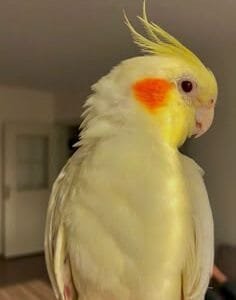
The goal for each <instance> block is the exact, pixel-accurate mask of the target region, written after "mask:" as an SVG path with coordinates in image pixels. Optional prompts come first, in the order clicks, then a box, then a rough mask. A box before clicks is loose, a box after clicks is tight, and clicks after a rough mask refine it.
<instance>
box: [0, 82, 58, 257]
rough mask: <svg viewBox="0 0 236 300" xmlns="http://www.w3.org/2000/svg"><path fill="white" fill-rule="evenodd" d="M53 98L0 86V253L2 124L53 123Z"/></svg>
mask: <svg viewBox="0 0 236 300" xmlns="http://www.w3.org/2000/svg"><path fill="white" fill-rule="evenodd" d="M53 119H54V97H53V95H52V94H50V93H46V92H40V91H36V90H30V89H23V88H13V87H3V86H0V144H1V147H0V252H1V249H2V234H1V233H2V219H1V217H2V183H3V182H2V178H3V174H2V169H3V160H2V159H3V153H2V150H3V149H2V148H3V140H2V133H3V124H4V123H5V122H16V121H24V122H53Z"/></svg>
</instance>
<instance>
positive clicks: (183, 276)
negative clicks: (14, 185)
mask: <svg viewBox="0 0 236 300" xmlns="http://www.w3.org/2000/svg"><path fill="white" fill-rule="evenodd" d="M140 20H141V22H142V24H143V25H144V28H145V29H146V32H147V37H144V36H142V35H141V34H139V33H138V32H136V31H135V29H134V28H133V27H132V25H131V24H130V23H129V21H128V19H127V18H126V23H127V25H128V27H129V29H130V30H131V32H132V35H133V37H134V40H135V42H136V43H137V44H138V45H139V46H140V47H141V48H142V49H143V50H145V51H146V52H149V54H148V55H146V56H141V57H135V58H131V59H128V60H126V61H124V62H122V63H121V64H120V65H118V66H117V67H115V68H114V69H113V70H112V71H111V72H110V73H109V74H108V75H107V76H105V77H103V78H102V79H100V80H99V81H98V82H97V83H96V84H95V85H94V86H93V92H94V93H93V95H91V96H90V97H89V98H88V100H87V102H86V104H85V108H86V110H85V113H84V115H83V117H84V121H83V123H82V133H81V141H80V148H79V150H78V151H77V152H76V153H75V154H74V155H73V157H72V158H71V159H70V160H69V162H68V163H67V164H66V166H65V167H64V169H63V170H62V172H61V173H60V175H59V177H58V178H57V180H56V182H55V184H54V187H53V191H52V195H51V199H50V203H49V208H48V216H47V224H46V238H45V250H46V260H47V267H48V272H49V275H50V279H51V282H52V285H53V288H54V291H55V293H56V295H57V297H58V299H61V300H71V299H80V300H203V299H204V294H205V292H206V289H207V286H208V282H209V278H210V275H211V271H212V264H213V222H212V214H211V209H210V206H209V202H208V196H207V192H206V189H205V185H204V182H203V179H202V175H203V171H202V170H201V168H200V167H199V166H198V165H197V164H196V163H195V162H194V161H193V160H192V159H190V158H188V157H186V156H184V155H182V154H181V153H180V152H179V151H178V147H179V146H180V145H182V144H183V143H184V141H185V140H186V138H188V137H190V136H192V135H195V136H200V135H201V134H203V133H204V132H205V131H206V130H207V129H208V128H209V127H210V125H211V123H212V119H213V114H214V106H215V102H216V97H217V84H216V80H215V78H214V75H213V74H212V72H211V71H210V70H209V69H207V68H206V67H205V66H204V65H203V64H202V62H201V61H200V60H199V59H198V58H197V57H196V56H195V55H194V54H193V53H192V52H191V51H190V50H188V49H187V48H186V47H184V46H183V45H182V44H181V43H180V42H179V41H177V40H176V39H175V38H174V37H172V36H171V35H169V34H168V33H167V32H165V31H164V30H162V29H161V28H160V27H159V26H157V25H155V24H154V23H151V22H149V21H148V20H147V16H146V13H145V7H144V14H143V17H142V18H140Z"/></svg>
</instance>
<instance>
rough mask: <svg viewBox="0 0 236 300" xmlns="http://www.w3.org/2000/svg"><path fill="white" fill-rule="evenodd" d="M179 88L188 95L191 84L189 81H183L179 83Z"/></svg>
mask: <svg viewBox="0 0 236 300" xmlns="http://www.w3.org/2000/svg"><path fill="white" fill-rule="evenodd" d="M181 88H182V90H183V91H184V92H185V93H190V92H191V91H192V89H193V83H192V82H191V81H189V80H184V81H182V82H181Z"/></svg>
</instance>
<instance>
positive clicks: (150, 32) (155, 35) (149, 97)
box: [125, 4, 217, 147]
mask: <svg viewBox="0 0 236 300" xmlns="http://www.w3.org/2000/svg"><path fill="white" fill-rule="evenodd" d="M125 18H126V23H127V25H128V27H129V29H130V31H131V33H132V35H133V38H134V41H135V42H136V43H137V44H138V45H139V46H140V47H141V48H142V50H143V51H145V52H148V53H149V54H151V55H149V56H144V57H143V58H141V57H140V58H136V59H133V61H132V60H130V61H129V62H126V64H127V65H128V68H130V69H132V66H131V65H132V64H133V63H134V60H136V61H135V64H136V68H135V69H134V68H133V74H132V79H133V83H132V84H131V85H132V86H131V89H132V95H133V98H134V99H135V100H137V102H138V103H139V104H140V105H141V106H142V107H143V108H144V109H146V112H147V113H149V114H150V116H151V117H152V118H153V120H155V123H156V124H157V126H158V128H159V129H160V133H161V135H162V137H163V139H164V140H165V141H166V142H168V143H169V144H170V145H172V146H177V147H178V146H180V145H181V144H182V143H183V142H184V141H185V139H186V138H187V137H189V136H192V135H196V137H198V136H200V135H202V134H203V133H204V132H206V131H207V130H208V128H209V127H210V125H211V123H212V120H213V116H214V106H215V103H216V98H217V83H216V80H215V77H214V75H213V73H212V72H211V71H210V70H209V69H207V68H206V67H205V66H204V65H203V63H202V62H201V61H200V60H199V58H198V57H197V56H196V55H194V54H193V53H192V52H191V51H190V50H189V49H187V48H186V47H185V46H183V45H182V44H181V43H180V42H179V41H177V40H176V39H175V38H174V37H172V36H171V35H170V34H168V33H167V32H165V31H164V30H163V29H161V28H160V27H159V26H157V25H156V24H154V23H152V22H149V21H148V19H147V16H146V12H145V4H144V9H143V17H142V18H141V17H139V19H140V20H141V22H142V24H143V26H144V28H145V30H146V32H147V37H144V36H142V35H141V34H139V33H138V32H137V31H136V30H135V29H134V28H133V26H132V25H131V24H130V22H129V20H128V19H127V17H125Z"/></svg>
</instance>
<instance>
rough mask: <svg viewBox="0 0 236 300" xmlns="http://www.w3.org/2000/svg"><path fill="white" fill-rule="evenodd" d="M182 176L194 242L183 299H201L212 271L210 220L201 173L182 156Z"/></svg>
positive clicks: (187, 266) (210, 215) (193, 163)
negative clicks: (186, 185) (191, 219)
mask: <svg viewBox="0 0 236 300" xmlns="http://www.w3.org/2000/svg"><path fill="white" fill-rule="evenodd" d="M183 166H184V172H185V175H186V176H187V177H186V178H188V179H189V180H188V182H187V183H188V190H189V194H190V199H191V204H192V218H193V225H194V226H193V230H194V232H193V237H194V238H193V240H192V241H191V243H190V245H189V251H188V258H187V261H186V266H185V270H184V273H183V281H184V294H185V298H184V299H192V300H203V299H204V296H205V292H206V289H207V287H208V284H209V280H210V276H211V273H212V269H213V258H214V241H213V219H212V213H211V208H210V205H209V200H208V195H207V191H206V187H205V184H204V181H203V178H202V176H203V174H204V172H203V170H202V169H201V168H200V167H199V166H198V165H197V164H196V163H195V162H194V161H193V160H192V159H190V158H188V157H185V156H183Z"/></svg>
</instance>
